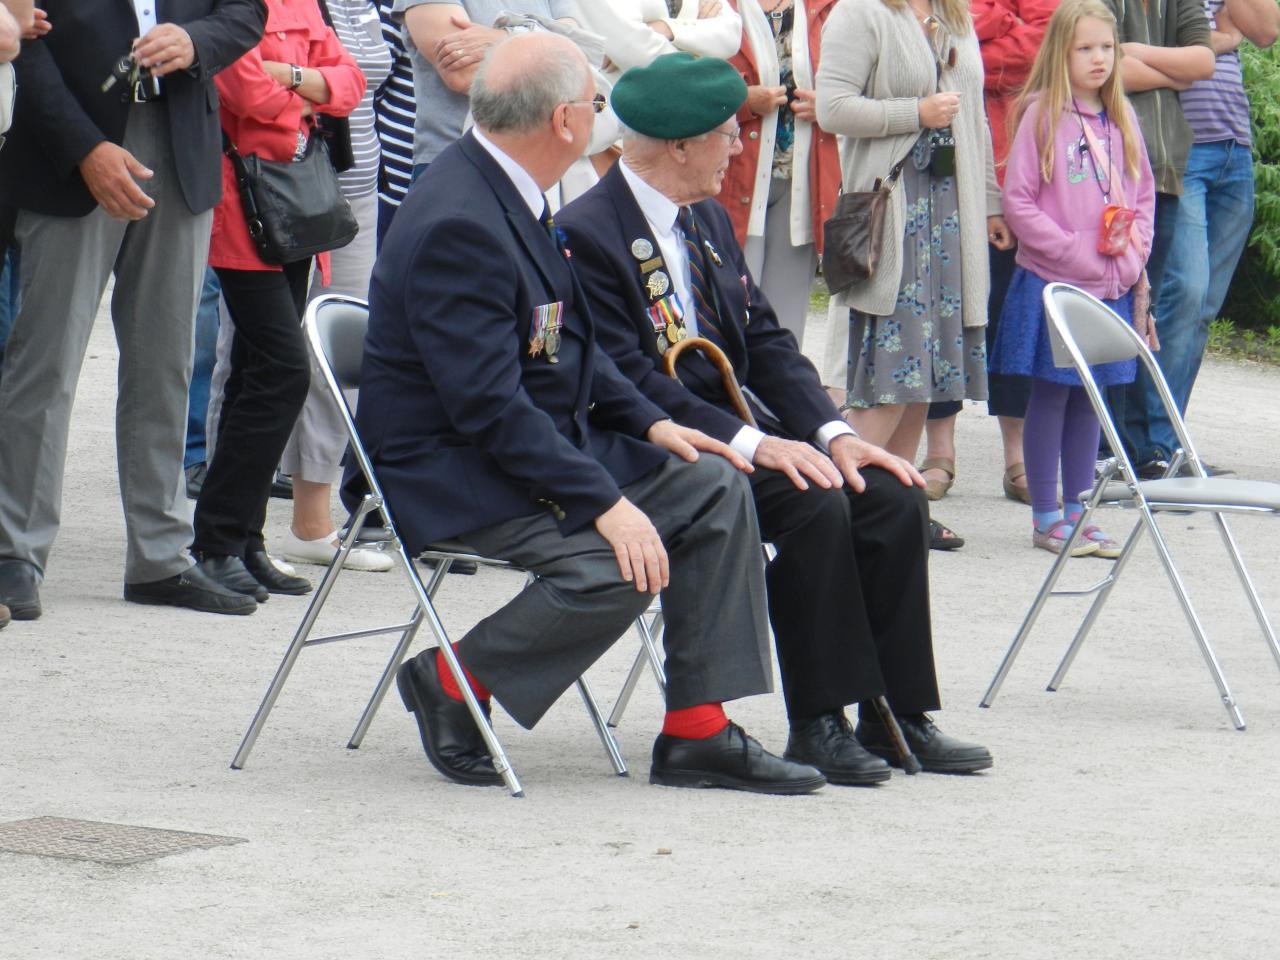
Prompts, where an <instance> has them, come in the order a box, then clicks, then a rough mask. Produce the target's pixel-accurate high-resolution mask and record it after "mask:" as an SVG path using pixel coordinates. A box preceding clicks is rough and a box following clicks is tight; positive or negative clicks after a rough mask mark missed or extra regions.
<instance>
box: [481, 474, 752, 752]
mask: <svg viewBox="0 0 1280 960" xmlns="http://www.w3.org/2000/svg"><path fill="white" fill-rule="evenodd" d="M622 492H623V494H624V495H625V496H626V497H627V498H628V499H629V500H630V501H631V502H632V503H634V504H635V505H636V506H637V507H639V508H640V509H641V510H643V511H644V512H645V513H646V514H647V515H648V517H649V519H650V520H651V521H652V522H653V525H654V526H655V527H656V528H657V529H658V533H659V534H660V535H661V536H662V542H663V543H664V544H665V545H666V548H667V555H668V558H669V560H670V570H671V585H670V586H669V587H668V588H667V589H666V590H664V591H663V592H662V611H663V614H664V616H665V619H666V632H665V635H664V638H663V644H664V646H665V648H666V654H667V662H666V668H667V708H668V709H671V710H678V709H681V708H684V707H692V706H697V705H699V704H704V703H721V702H724V701H726V700H735V699H737V698H739V697H745V696H750V695H752V694H757V693H768V692H769V691H770V690H771V689H772V684H773V679H772V668H771V665H770V659H769V634H768V623H769V621H768V613H767V611H766V610H765V602H764V600H765V597H764V567H763V565H762V564H761V562H760V530H759V527H758V526H757V525H756V515H755V506H754V504H753V502H752V500H751V490H750V487H749V486H748V484H747V480H746V477H745V476H744V475H742V474H740V473H739V472H738V471H736V470H735V469H734V468H733V467H731V466H730V465H729V464H728V462H727V461H725V460H723V459H721V458H720V457H716V456H711V455H709V454H703V455H702V457H701V458H699V460H698V461H697V462H696V463H688V462H686V461H684V460H679V459H677V458H675V457H672V458H670V459H669V460H668V461H667V463H666V464H664V465H663V466H661V467H659V468H658V469H657V470H654V471H653V472H652V473H650V474H649V475H648V476H646V477H643V478H641V479H640V480H639V481H637V482H636V483H633V484H630V485H628V486H627V487H624V488H623V491H622ZM462 539H463V540H465V541H466V542H467V543H469V544H471V545H472V546H474V547H475V548H476V549H478V550H480V551H481V552H482V553H484V554H487V555H489V556H494V557H500V558H502V559H504V560H511V561H514V562H515V563H518V564H520V565H521V566H522V567H524V568H526V569H527V570H530V571H531V572H533V573H535V574H536V575H537V579H536V580H534V581H532V582H531V583H530V584H529V585H528V586H526V587H525V588H524V590H522V591H521V592H520V593H519V594H518V595H517V596H516V597H515V599H513V600H512V601H511V602H510V603H508V604H507V605H506V606H505V607H503V608H502V609H501V610H499V611H497V612H496V613H494V614H493V615H491V616H489V617H487V618H486V619H484V620H482V621H481V622H480V623H478V624H477V625H476V626H475V627H474V628H473V629H472V630H471V631H470V632H469V633H468V634H467V635H466V636H465V637H463V638H462V640H461V641H460V643H459V654H460V656H461V659H462V661H463V663H464V664H466V666H467V669H468V670H470V671H471V672H472V674H474V675H475V676H476V677H477V678H478V679H479V680H480V682H481V683H483V684H484V685H485V686H487V687H488V688H489V689H490V690H492V691H493V693H494V696H496V697H497V698H498V701H499V702H500V703H501V704H502V706H503V708H504V709H505V710H506V711H507V712H508V713H510V714H511V716H512V717H514V718H515V720H516V722H518V723H520V724H521V725H522V726H525V727H532V726H533V725H534V724H535V723H537V722H538V720H539V719H540V718H541V717H542V715H543V714H544V713H545V712H546V711H547V709H548V708H549V707H550V706H551V705H552V704H553V703H555V701H556V700H557V699H558V698H559V697H560V695H561V694H562V693H563V692H564V691H565V690H566V689H567V688H568V687H569V685H570V684H572V683H573V682H574V681H575V680H576V679H577V678H578V676H579V675H581V674H582V673H583V672H585V671H586V670H587V668H588V667H590V666H591V664H593V663H594V662H595V661H596V659H597V658H599V657H600V655H601V654H603V653H604V652H605V651H606V650H607V649H608V648H609V647H610V646H612V645H613V643H614V641H616V640H617V639H618V638H619V637H620V636H621V635H622V634H623V633H624V632H625V631H626V629H627V628H628V627H629V626H630V625H631V623H632V622H633V621H634V620H635V619H636V617H638V616H640V614H641V613H643V612H644V610H645V609H646V608H647V607H648V605H649V602H650V600H651V599H652V598H651V597H650V596H649V595H648V594H647V593H640V592H638V591H637V590H636V588H635V586H634V585H633V584H630V583H627V582H626V581H624V580H623V579H622V577H621V575H620V574H619V572H618V561H617V559H616V558H615V556H614V553H613V549H612V548H611V547H610V546H609V544H608V543H607V542H606V541H605V539H604V538H603V537H601V536H600V534H599V533H597V532H596V530H595V527H594V526H591V527H587V528H585V529H583V530H579V531H578V532H576V533H573V534H570V535H569V536H567V537H566V536H562V535H561V533H560V531H559V529H558V528H557V527H556V524H555V521H553V520H552V519H551V517H550V516H549V515H547V514H538V515H536V516H529V517H519V518H517V519H515V520H508V521H505V522H503V523H498V524H495V525H493V526H491V527H485V528H483V529H481V530H477V531H474V532H473V533H469V534H467V535H466V536H465V537H463V538H462Z"/></svg>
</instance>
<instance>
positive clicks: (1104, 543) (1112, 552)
mask: <svg viewBox="0 0 1280 960" xmlns="http://www.w3.org/2000/svg"><path fill="white" fill-rule="evenodd" d="M1080 536H1082V537H1084V539H1085V540H1087V541H1089V542H1090V543H1092V544H1096V545H1097V547H1098V549H1097V550H1095V551H1094V553H1093V555H1094V556H1095V557H1101V558H1102V559H1103V560H1114V559H1116V557H1118V556H1120V554H1121V553H1122V552H1123V551H1122V549H1121V547H1120V544H1118V543H1116V541H1114V540H1112V539H1111V538H1110V537H1109V536H1107V535H1106V534H1105V533H1103V532H1102V531H1101V530H1099V529H1098V528H1097V527H1095V526H1093V524H1090V525H1089V526H1087V527H1085V528H1084V530H1083V531H1081V533H1080Z"/></svg>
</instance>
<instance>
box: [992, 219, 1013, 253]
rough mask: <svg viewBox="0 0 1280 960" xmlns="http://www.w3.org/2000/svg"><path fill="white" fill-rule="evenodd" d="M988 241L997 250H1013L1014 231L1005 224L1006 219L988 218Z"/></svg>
mask: <svg viewBox="0 0 1280 960" xmlns="http://www.w3.org/2000/svg"><path fill="white" fill-rule="evenodd" d="M987 239H988V240H989V241H991V245H992V246H993V247H995V248H996V249H997V250H1011V249H1013V245H1014V242H1015V241H1014V239H1013V231H1012V230H1010V229H1009V225H1008V224H1007V223H1005V222H1004V217H999V216H997V217H987Z"/></svg>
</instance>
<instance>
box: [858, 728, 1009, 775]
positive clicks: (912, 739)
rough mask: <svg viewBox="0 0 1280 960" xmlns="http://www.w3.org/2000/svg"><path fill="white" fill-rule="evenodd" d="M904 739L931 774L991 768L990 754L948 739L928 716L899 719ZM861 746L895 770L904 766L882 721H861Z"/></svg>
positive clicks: (970, 771) (952, 738) (960, 741)
mask: <svg viewBox="0 0 1280 960" xmlns="http://www.w3.org/2000/svg"><path fill="white" fill-rule="evenodd" d="M898 725H899V726H900V727H902V736H903V738H904V739H905V740H906V741H907V746H909V747H910V748H911V752H912V753H914V754H915V755H916V759H917V760H919V761H920V766H921V767H922V768H923V769H924V770H927V771H928V772H929V773H977V772H978V771H979V770H986V769H987V768H988V767H989V766H991V764H992V762H993V761H992V759H991V751H989V750H988V749H987V748H986V747H984V746H981V745H979V744H976V743H965V742H964V741H963V740H957V739H956V738H955V737H950V736H947V734H945V733H943V732H942V731H941V730H939V729H938V727H937V725H936V724H935V723H934V722H933V720H932V719H930V717H929V715H928V714H925V713H915V714H910V715H908V716H900V717H898ZM854 735H855V736H856V737H857V738H858V740H859V742H860V743H861V744H862V745H863V746H864V747H866V748H867V749H868V750H869V751H871V752H872V753H874V754H875V755H876V756H878V757H884V759H886V760H888V761H889V762H890V763H891V764H893V765H894V766H895V767H897V766H900V765H901V761H900V760H899V759H898V751H897V750H895V749H894V748H893V741H892V740H890V739H889V732H888V730H886V729H885V726H884V724H882V723H881V722H880V720H879V718H876V719H875V720H869V719H867V718H866V717H863V718H861V719H859V720H858V729H857V730H856V731H855V732H854Z"/></svg>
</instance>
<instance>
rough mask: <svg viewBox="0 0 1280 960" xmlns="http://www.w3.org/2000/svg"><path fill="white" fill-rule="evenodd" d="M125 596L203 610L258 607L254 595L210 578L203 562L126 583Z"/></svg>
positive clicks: (243, 612)
mask: <svg viewBox="0 0 1280 960" xmlns="http://www.w3.org/2000/svg"><path fill="white" fill-rule="evenodd" d="M124 598H125V599H126V600H128V601H129V602H130V603H145V604H150V605H152V606H160V607H186V608H187V609H188V610H199V611H201V612H202V613H229V614H238V615H240V616H244V615H246V614H250V613H253V612H254V611H255V610H257V609H258V601H257V600H255V599H254V598H253V597H251V596H247V595H245V594H243V593H238V592H236V591H235V590H229V589H227V588H226V587H224V586H223V585H222V584H220V583H218V582H217V581H216V580H214V579H213V578H211V577H210V576H209V574H208V573H206V572H205V571H204V570H203V569H201V567H200V566H195V567H190V568H189V569H187V570H186V571H184V572H183V573H179V574H177V575H176V576H172V577H166V578H165V579H163V580H152V581H150V582H148V583H126V584H125V585H124Z"/></svg>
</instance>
